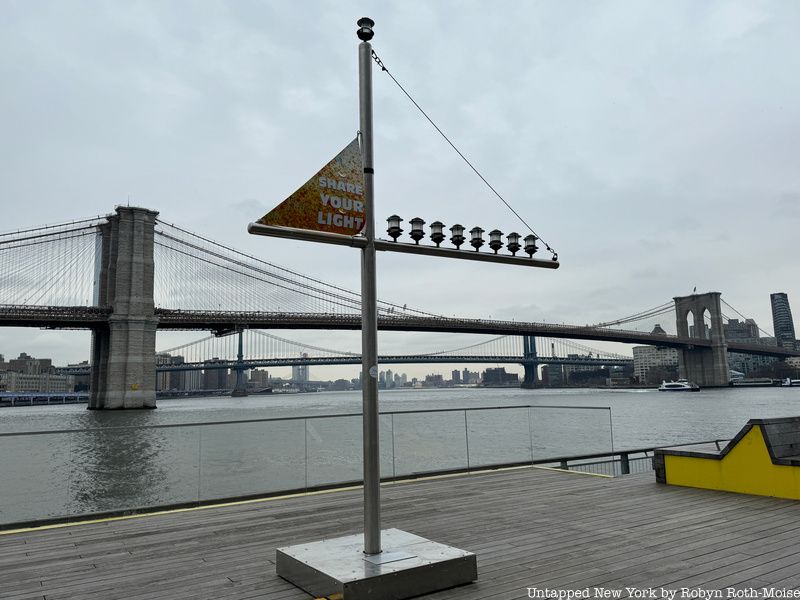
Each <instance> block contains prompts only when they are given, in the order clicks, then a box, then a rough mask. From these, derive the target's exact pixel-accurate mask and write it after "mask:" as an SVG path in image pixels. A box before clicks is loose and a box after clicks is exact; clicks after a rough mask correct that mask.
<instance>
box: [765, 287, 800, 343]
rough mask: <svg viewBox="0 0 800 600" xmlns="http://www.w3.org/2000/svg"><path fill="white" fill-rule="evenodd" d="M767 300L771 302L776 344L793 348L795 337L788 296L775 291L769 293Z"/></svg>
mask: <svg viewBox="0 0 800 600" xmlns="http://www.w3.org/2000/svg"><path fill="white" fill-rule="evenodd" d="M769 301H770V304H772V327H773V328H774V329H775V340H776V341H777V342H778V346H782V347H784V348H794V347H795V343H796V342H795V339H796V338H795V335H794V321H792V309H791V308H790V307H789V298H788V296H787V295H786V294H785V293H783V292H777V293H775V294H770V295H769Z"/></svg>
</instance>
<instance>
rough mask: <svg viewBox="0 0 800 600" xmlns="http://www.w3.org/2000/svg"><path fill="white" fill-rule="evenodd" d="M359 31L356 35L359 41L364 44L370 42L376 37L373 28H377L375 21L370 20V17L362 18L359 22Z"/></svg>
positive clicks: (357, 23)
mask: <svg viewBox="0 0 800 600" xmlns="http://www.w3.org/2000/svg"><path fill="white" fill-rule="evenodd" d="M356 25H358V29H357V30H356V35H357V36H358V39H360V40H361V41H362V42H368V41H370V40H371V39H372V37H373V36H374V35H375V32H374V31H372V28H373V27H374V26H375V21H373V20H372V19H370V18H369V17H361V18H360V19H359V20H358V21H357V22H356Z"/></svg>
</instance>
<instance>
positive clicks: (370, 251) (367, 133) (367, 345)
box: [357, 17, 381, 554]
mask: <svg viewBox="0 0 800 600" xmlns="http://www.w3.org/2000/svg"><path fill="white" fill-rule="evenodd" d="M373 25H375V22H374V21H373V20H372V19H369V18H367V17H363V18H361V19H359V20H358V27H359V29H358V32H357V35H358V37H359V39H360V40H361V43H360V44H359V45H358V84H359V114H360V121H361V125H360V126H361V151H362V153H363V156H364V203H365V208H366V210H365V213H366V214H365V217H366V226H365V228H364V235H365V236H366V241H367V243H366V245H365V246H364V248H363V249H362V250H361V353H362V363H361V387H362V402H363V413H364V553H365V554H379V553H380V551H381V474H380V444H379V439H378V433H379V413H378V316H377V312H378V311H377V292H376V282H375V191H374V181H373V179H374V170H373V167H372V164H373V163H372V160H373V158H372V45H371V44H370V43H369V41H370V40H371V39H372V36H373V35H374V33H373V31H372V26H373Z"/></svg>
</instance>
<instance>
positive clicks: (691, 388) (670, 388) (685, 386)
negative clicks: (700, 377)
mask: <svg viewBox="0 0 800 600" xmlns="http://www.w3.org/2000/svg"><path fill="white" fill-rule="evenodd" d="M658 391H659V392H699V391H700V386H699V385H696V384H694V383H690V382H689V381H687V380H686V379H678V381H662V382H661V385H660V386H659V388H658Z"/></svg>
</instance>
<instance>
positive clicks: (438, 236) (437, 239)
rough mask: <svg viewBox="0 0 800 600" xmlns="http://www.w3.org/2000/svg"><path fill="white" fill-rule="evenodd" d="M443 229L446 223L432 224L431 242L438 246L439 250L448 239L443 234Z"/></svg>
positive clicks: (435, 222) (437, 222)
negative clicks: (440, 245)
mask: <svg viewBox="0 0 800 600" xmlns="http://www.w3.org/2000/svg"><path fill="white" fill-rule="evenodd" d="M443 228H444V223H442V222H441V221H434V222H433V223H431V241H433V243H434V244H436V247H437V248H438V247H439V244H441V243H442V242H443V241H444V240H445V238H446V237H447V236H445V234H444V233H442V229H443Z"/></svg>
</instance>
